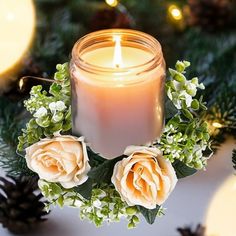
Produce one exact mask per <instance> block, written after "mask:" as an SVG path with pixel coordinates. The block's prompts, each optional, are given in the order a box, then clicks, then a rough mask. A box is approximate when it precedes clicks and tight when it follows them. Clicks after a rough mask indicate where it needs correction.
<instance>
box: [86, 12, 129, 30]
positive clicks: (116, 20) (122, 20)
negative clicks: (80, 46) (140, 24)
mask: <svg viewBox="0 0 236 236" xmlns="http://www.w3.org/2000/svg"><path fill="white" fill-rule="evenodd" d="M132 26H133V19H132V18H131V17H130V15H129V14H128V13H127V12H123V11H120V10H119V9H117V8H111V7H109V8H103V9H100V10H98V11H97V12H96V13H95V15H94V17H93V18H92V21H91V29H92V30H94V31H96V30H101V29H108V28H132Z"/></svg>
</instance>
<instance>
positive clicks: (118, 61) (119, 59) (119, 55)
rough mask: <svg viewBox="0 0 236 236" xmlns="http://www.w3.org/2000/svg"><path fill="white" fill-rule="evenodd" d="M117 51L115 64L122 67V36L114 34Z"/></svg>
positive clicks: (116, 66)
mask: <svg viewBox="0 0 236 236" xmlns="http://www.w3.org/2000/svg"><path fill="white" fill-rule="evenodd" d="M114 41H115V51H114V57H113V66H114V67H115V68H120V67H121V66H122V52H121V36H118V35H117V36H114Z"/></svg>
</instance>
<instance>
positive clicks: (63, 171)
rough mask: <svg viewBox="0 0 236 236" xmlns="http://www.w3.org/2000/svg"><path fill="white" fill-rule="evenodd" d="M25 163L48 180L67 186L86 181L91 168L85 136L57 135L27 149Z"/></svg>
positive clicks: (70, 186)
mask: <svg viewBox="0 0 236 236" xmlns="http://www.w3.org/2000/svg"><path fill="white" fill-rule="evenodd" d="M25 158H26V162H27V165H28V167H29V169H31V170H32V171H34V172H36V173H37V174H38V175H39V177H40V178H41V179H44V180H46V181H48V182H58V183H60V184H61V185H62V186H63V187H64V188H72V187H74V186H77V185H81V184H83V183H84V182H85V181H86V180H87V179H88V176H87V173H88V171H89V170H90V166H89V162H88V161H89V159H88V154H87V150H86V145H85V143H84V138H83V137H81V138H77V137H74V136H69V135H68V136H58V137H54V138H52V139H47V138H46V139H42V140H41V141H39V142H37V143H35V144H33V145H31V146H30V147H28V148H26V156H25Z"/></svg>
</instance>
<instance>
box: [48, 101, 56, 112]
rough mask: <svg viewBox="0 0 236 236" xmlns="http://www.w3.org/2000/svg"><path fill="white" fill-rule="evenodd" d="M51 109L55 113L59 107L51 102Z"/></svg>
mask: <svg viewBox="0 0 236 236" xmlns="http://www.w3.org/2000/svg"><path fill="white" fill-rule="evenodd" d="M49 109H50V110H51V112H55V111H56V110H57V105H56V103H55V102H51V103H50V104H49Z"/></svg>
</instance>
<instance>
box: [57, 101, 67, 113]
mask: <svg viewBox="0 0 236 236" xmlns="http://www.w3.org/2000/svg"><path fill="white" fill-rule="evenodd" d="M56 109H57V110H58V111H64V110H65V109H66V105H65V103H64V102H63V101H58V102H56Z"/></svg>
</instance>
